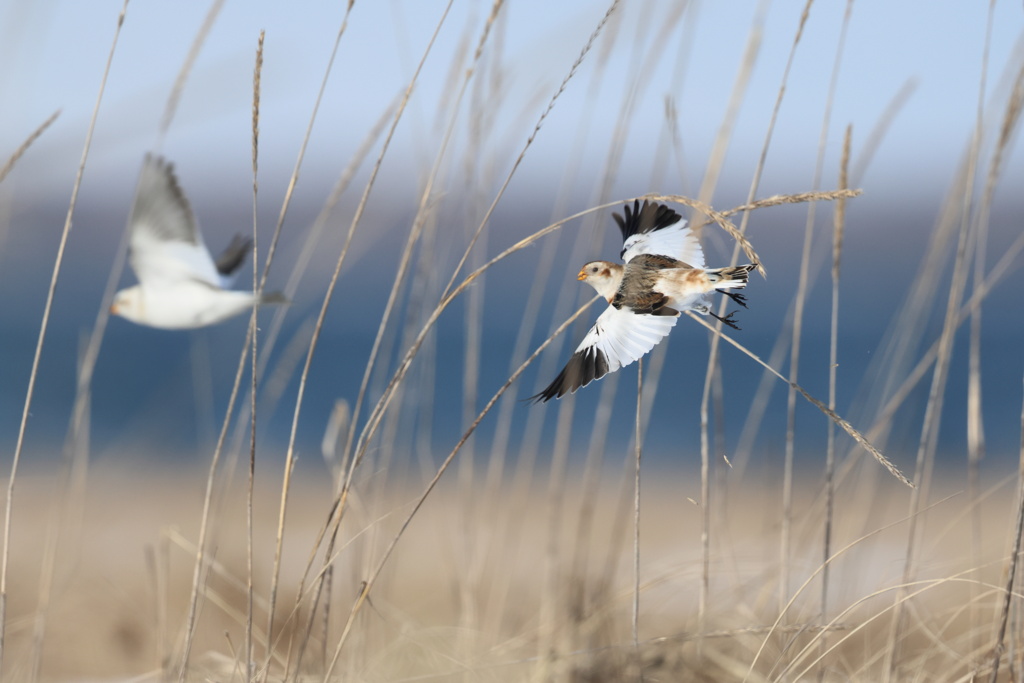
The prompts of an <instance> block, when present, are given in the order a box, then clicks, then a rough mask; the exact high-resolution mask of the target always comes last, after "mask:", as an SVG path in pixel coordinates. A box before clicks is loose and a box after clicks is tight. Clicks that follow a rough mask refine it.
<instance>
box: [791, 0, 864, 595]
mask: <svg viewBox="0 0 1024 683" xmlns="http://www.w3.org/2000/svg"><path fill="white" fill-rule="evenodd" d="M852 13H853V0H848V1H847V3H846V11H845V13H844V15H843V22H842V25H841V26H840V29H839V40H838V41H837V42H836V52H835V56H834V57H833V62H832V75H831V77H830V78H829V84H828V91H827V93H826V95H825V107H824V112H823V114H822V119H821V131H820V133H819V136H818V154H817V158H816V160H815V165H814V178H813V179H812V181H811V191H812V192H817V191H818V189H819V188H820V187H821V177H822V174H823V173H824V169H825V151H826V147H827V144H828V134H829V129H830V127H831V124H832V107H833V103H834V102H835V96H836V89H837V87H838V85H839V67H840V65H841V64H842V60H843V51H844V48H845V46H846V33H847V29H848V28H849V25H850V16H851V14H852ZM816 216H817V203H816V202H810V203H809V204H808V205H807V221H806V223H805V224H804V242H803V248H802V250H801V252H800V275H799V279H798V282H797V289H796V295H795V302H794V306H793V332H792V341H791V343H790V355H789V381H790V382H791V383H792V384H796V383H797V381H798V380H799V375H800V350H801V342H802V341H803V324H804V306H805V304H806V302H807V289H808V287H809V286H810V280H811V275H810V268H811V263H810V262H811V246H812V244H813V242H814V227H815V218H816ZM792 384H791V385H790V388H789V391H788V392H787V394H786V450H785V456H784V459H783V472H782V528H781V533H780V534H779V536H780V539H779V540H780V556H781V559H780V562H779V566H780V567H781V577H780V581H781V590H780V591H779V605H780V607H781V606H782V604H783V603H784V602H785V599H786V594H787V593H788V592H789V582H790V572H791V568H790V564H789V561H790V546H791V543H792V541H791V540H790V536H791V534H792V523H793V459H794V457H795V450H796V390H795V389H793V387H792ZM830 408H832V409H833V410H834V407H833V406H830Z"/></svg>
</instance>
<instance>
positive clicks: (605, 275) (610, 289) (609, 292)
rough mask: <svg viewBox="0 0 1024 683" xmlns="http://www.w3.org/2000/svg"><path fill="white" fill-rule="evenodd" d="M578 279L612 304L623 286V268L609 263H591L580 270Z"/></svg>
mask: <svg viewBox="0 0 1024 683" xmlns="http://www.w3.org/2000/svg"><path fill="white" fill-rule="evenodd" d="M576 279H577V280H580V281H582V282H586V283H587V284H588V285H590V286H591V287H593V288H594V289H596V290H597V293H598V294H600V295H601V296H603V297H604V298H605V299H607V300H608V301H609V302H611V300H612V299H613V298H615V292H616V291H618V289H619V285H620V284H622V266H620V265H618V264H617V263H610V262H608V261H591V262H590V263H588V264H586V265H585V266H583V267H582V268H580V272H579V274H578V275H577V276H576Z"/></svg>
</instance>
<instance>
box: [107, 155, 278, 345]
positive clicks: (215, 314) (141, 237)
mask: <svg viewBox="0 0 1024 683" xmlns="http://www.w3.org/2000/svg"><path fill="white" fill-rule="evenodd" d="M128 225H129V242H128V248H129V260H130V262H131V266H132V270H134V271H135V275H136V277H137V278H138V280H139V284H137V285H134V286H132V287H127V288H125V289H122V290H121V291H119V292H118V293H117V294H116V295H114V302H113V304H112V305H111V307H110V312H111V313H113V314H115V315H119V316H121V317H123V318H125V319H127V320H130V321H132V322H134V323H138V324H140V325H148V326H150V327H159V328H164V329H188V328H195V327H205V326H206V325H212V324H214V323H218V322H221V321H222V320H227V319H228V318H231V317H233V316H236V315H238V314H240V313H243V312H245V311H247V310H251V309H252V307H253V305H254V304H255V302H256V294H254V293H253V292H246V291H236V290H230V289H227V287H230V286H231V283H232V281H233V280H234V277H233V276H234V275H235V274H236V273H237V271H238V269H239V268H240V267H241V265H242V262H243V261H244V260H245V255H246V253H248V251H249V249H250V248H251V246H252V240H250V239H248V238H245V237H241V236H235V238H234V239H233V240H232V242H231V244H230V245H228V248H227V249H226V250H225V251H224V253H223V254H221V256H220V257H219V258H218V259H217V261H216V262H215V261H214V260H213V257H212V256H211V255H210V251H209V250H208V249H207V248H206V244H205V242H204V241H203V236H202V233H200V231H199V225H198V223H197V222H196V218H195V216H194V214H193V213H192V208H191V207H190V206H189V203H188V200H187V199H186V198H185V193H184V192H183V191H182V190H181V187H180V186H179V185H178V180H177V178H176V177H175V175H174V169H173V166H172V165H171V164H169V163H167V162H166V161H165V160H164V159H162V158H160V157H157V156H152V155H149V154H147V155H146V158H145V161H144V162H143V166H142V173H141V175H140V176H139V185H138V188H137V189H136V191H135V202H134V204H133V205H132V212H131V216H130V217H129V219H128ZM286 302H287V299H286V298H285V297H284V295H282V294H280V293H272V294H263V295H261V296H260V303H261V304H274V303H286Z"/></svg>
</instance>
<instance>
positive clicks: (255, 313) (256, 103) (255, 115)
mask: <svg viewBox="0 0 1024 683" xmlns="http://www.w3.org/2000/svg"><path fill="white" fill-rule="evenodd" d="M264 38H266V31H260V36H259V41H258V42H257V45H256V66H255V67H254V68H253V75H252V291H253V292H255V294H256V296H255V298H254V299H253V306H252V316H251V318H250V320H249V327H250V328H251V329H252V330H254V334H252V335H251V338H252V347H251V351H250V356H249V358H250V360H251V365H250V373H251V374H252V377H251V380H252V384H251V386H250V389H249V425H250V428H249V486H248V490H247V491H246V506H245V507H246V509H245V527H246V565H247V566H246V578H247V583H246V591H245V594H246V619H245V652H244V656H245V680H246V682H247V683H248V682H249V681H252V680H253V677H252V665H253V651H252V622H253V611H252V598H253V562H252V543H253V520H252V500H253V488H254V485H255V481H256V395H257V392H256V389H257V383H258V372H257V360H258V359H259V353H258V351H259V349H258V344H257V338H258V337H259V335H258V334H255V330H257V329H259V328H258V324H257V323H258V320H259V312H260V296H261V295H262V293H263V292H262V291H261V289H260V285H259V258H258V256H259V242H258V241H257V240H258V237H257V236H258V234H259V230H258V227H259V222H258V219H257V216H258V211H257V209H258V207H259V202H258V197H259V150H260V145H259V141H260V76H261V72H262V69H263V40H264Z"/></svg>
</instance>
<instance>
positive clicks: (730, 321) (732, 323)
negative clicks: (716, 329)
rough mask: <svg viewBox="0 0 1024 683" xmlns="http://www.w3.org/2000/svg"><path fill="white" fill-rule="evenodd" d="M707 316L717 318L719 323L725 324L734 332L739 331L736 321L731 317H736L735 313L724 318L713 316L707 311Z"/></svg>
mask: <svg viewBox="0 0 1024 683" xmlns="http://www.w3.org/2000/svg"><path fill="white" fill-rule="evenodd" d="M708 315H710V316H711V317H712V318H717V319H718V320H719V321H720V322H723V323H725V324H726V325H728V326H729V327H731V328H732V329H734V330H738V329H740V326H739V325H737V324H736V321H735V320H733V319H732V317H733V316H734V315H736V311H732V312H730V313H729V314H727V315H725V316H724V317H723V316H720V315H715V314H714V313H712V312H711V311H708Z"/></svg>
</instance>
